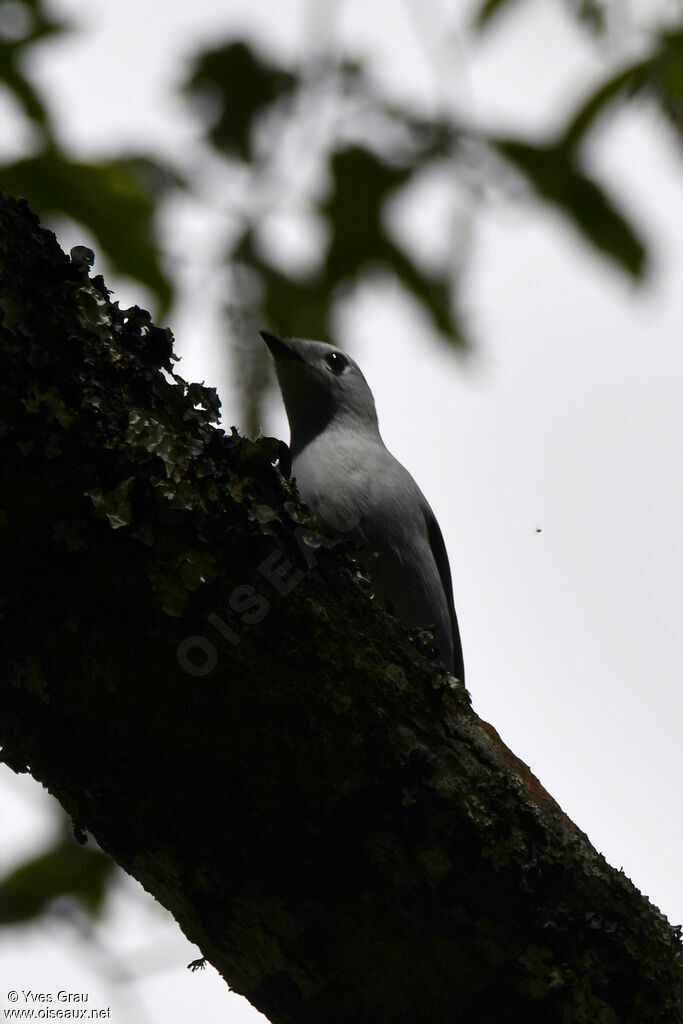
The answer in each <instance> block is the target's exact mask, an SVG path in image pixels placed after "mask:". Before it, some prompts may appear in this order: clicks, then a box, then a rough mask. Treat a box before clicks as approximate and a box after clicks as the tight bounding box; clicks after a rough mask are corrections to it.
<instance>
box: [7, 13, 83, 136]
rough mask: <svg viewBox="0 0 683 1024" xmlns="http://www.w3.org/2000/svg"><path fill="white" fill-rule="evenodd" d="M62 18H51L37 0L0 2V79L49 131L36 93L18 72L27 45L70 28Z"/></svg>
mask: <svg viewBox="0 0 683 1024" xmlns="http://www.w3.org/2000/svg"><path fill="white" fill-rule="evenodd" d="M70 30H71V26H70V25H69V24H68V22H66V21H57V20H56V19H53V18H52V17H51V16H50V15H49V14H48V12H47V11H46V10H45V8H44V5H43V3H42V2H41V0H24V2H21V3H20V2H19V0H16V2H15V3H11V4H1V3H0V82H2V83H4V85H6V86H7V88H8V89H9V90H10V91H11V92H12V93H14V96H15V98H16V99H17V101H18V102H19V104H20V106H21V107H23V110H24V113H25V114H26V116H27V117H28V118H29V119H30V120H31V121H34V122H35V123H36V124H39V125H40V126H41V127H42V128H45V129H46V130H48V131H49V117H48V113H47V110H46V109H45V106H44V105H43V102H42V100H41V99H40V97H39V95H38V93H37V92H36V90H35V89H34V88H33V86H32V85H31V83H30V82H29V81H28V79H27V78H26V76H25V75H24V74H23V72H22V68H21V65H22V60H23V57H24V54H25V50H26V48H27V47H29V46H31V45H32V44H34V43H36V42H38V41H42V40H45V39H48V38H50V37H54V36H56V35H60V34H62V33H64V32H67V31H70Z"/></svg>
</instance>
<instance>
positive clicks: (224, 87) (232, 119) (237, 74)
mask: <svg viewBox="0 0 683 1024" xmlns="http://www.w3.org/2000/svg"><path fill="white" fill-rule="evenodd" d="M297 82H298V79H297V77H296V76H295V75H293V74H291V72H289V71H286V70H285V69H283V68H282V67H280V66H278V65H276V64H273V63H270V62H268V61H265V60H263V59H262V58H261V57H259V56H257V54H256V53H255V52H254V50H252V49H251V47H249V46H248V45H247V44H246V43H244V42H241V41H240V42H234V43H229V44H228V45H227V46H221V47H220V48H219V49H216V50H211V51H209V52H208V53H205V54H203V56H201V57H200V58H199V59H198V61H197V63H196V65H195V68H194V70H193V72H192V74H191V76H190V78H189V79H188V81H187V83H186V85H185V92H186V93H187V95H188V96H189V97H190V98H194V99H195V100H199V101H201V100H202V99H205V100H208V103H205V104H204V109H205V111H206V114H205V116H206V117H207V119H208V120H209V121H211V126H210V129H209V138H210V139H211V142H212V143H213V145H214V146H215V147H216V149H219V150H221V152H223V153H226V154H228V155H229V156H237V157H240V158H241V159H242V160H250V159H252V155H253V154H252V148H251V142H252V128H253V124H254V120H255V118H256V117H257V116H258V115H259V114H260V113H262V112H263V111H264V110H265V109H267V108H268V107H269V106H272V105H273V104H274V103H275V102H276V101H277V100H280V99H281V98H282V97H283V96H286V95H289V94H290V93H291V92H292V91H293V90H294V88H295V86H296V85H297ZM212 106H214V107H215V109H214V110H213V112H212V110H211V107H212ZM212 113H213V116H212Z"/></svg>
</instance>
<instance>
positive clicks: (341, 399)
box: [261, 331, 378, 452]
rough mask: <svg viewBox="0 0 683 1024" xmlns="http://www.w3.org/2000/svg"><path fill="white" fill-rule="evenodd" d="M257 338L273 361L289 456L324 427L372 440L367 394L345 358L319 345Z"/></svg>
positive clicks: (271, 336)
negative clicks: (351, 431)
mask: <svg viewBox="0 0 683 1024" xmlns="http://www.w3.org/2000/svg"><path fill="white" fill-rule="evenodd" d="M261 337H262V338H263V340H264V341H265V343H266V345H267V346H268V348H269V349H270V352H271V355H272V356H273V359H274V360H275V369H276V371H277V379H278V383H279V385H280V391H281V392H282V398H283V401H284V403H285V410H286V412H287V419H288V420H289V426H290V429H291V432H292V449H293V451H294V452H296V451H297V450H300V449H301V448H303V447H305V445H306V444H308V442H309V441H311V440H312V439H313V438H314V437H316V436H317V434H319V433H320V432H321V431H322V430H324V429H325V428H327V427H328V426H330V427H333V428H334V427H340V428H344V427H346V428H351V429H354V430H357V431H359V432H370V433H371V434H372V435H373V436H377V435H378V426H377V412H376V410H375V400H374V398H373V397H372V391H371V390H370V388H369V386H368V382H367V381H366V379H365V377H364V376H363V374H362V373H361V371H360V369H359V367H358V365H357V363H355V362H354V360H353V359H351V357H350V356H348V355H347V354H346V353H345V352H342V351H341V350H340V349H338V348H335V347H334V346H333V345H327V344H326V343H325V342H322V341H308V340H307V339H305V338H286V339H283V338H278V337H277V335H275V334H271V333H270V332H269V331H261Z"/></svg>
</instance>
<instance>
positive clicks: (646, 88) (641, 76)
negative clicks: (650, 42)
mask: <svg viewBox="0 0 683 1024" xmlns="http://www.w3.org/2000/svg"><path fill="white" fill-rule="evenodd" d="M637 94H644V95H650V96H652V97H653V98H654V99H656V101H657V102H658V103H659V105H660V107H661V109H662V111H663V112H664V114H665V115H666V117H667V118H668V119H669V121H670V122H671V124H672V125H673V127H674V128H675V130H676V131H677V133H678V135H679V136H680V137H681V139H683V29H680V30H679V31H678V32H671V33H664V34H663V35H661V36H660V37H659V45H658V47H657V49H656V50H655V52H654V53H653V54H652V56H650V57H648V58H647V59H646V60H641V61H638V62H637V63H635V64H632V65H631V66H630V67H627V68H625V69H624V70H623V71H620V72H618V74H616V75H614V77H613V78H610V79H609V80H608V81H607V82H605V83H604V84H603V85H601V86H600V88H599V89H597V91H596V92H594V93H593V95H592V96H590V97H589V98H588V99H587V100H586V102H585V103H584V104H583V106H582V107H581V108H580V109H579V111H578V112H577V113H576V114H575V115H574V117H573V119H572V121H571V122H570V124H569V126H568V127H567V129H566V132H565V134H564V138H563V140H562V145H564V146H566V147H575V146H576V145H577V144H578V143H579V142H581V140H582V139H583V138H584V136H585V135H586V133H587V132H588V131H589V130H590V129H591V128H592V127H593V126H594V124H595V121H596V120H597V118H598V117H600V115H601V114H603V113H604V111H605V109H606V108H607V107H608V106H609V105H610V104H612V103H613V102H615V101H616V100H621V101H624V100H626V99H628V98H630V97H632V96H634V95H637Z"/></svg>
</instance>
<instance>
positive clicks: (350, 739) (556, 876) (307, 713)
mask: <svg viewBox="0 0 683 1024" xmlns="http://www.w3.org/2000/svg"><path fill="white" fill-rule="evenodd" d="M74 256H75V258H74V259H73V260H69V259H68V258H67V257H66V256H65V255H64V254H63V253H62V252H61V250H60V249H59V247H58V246H57V244H56V241H55V239H54V237H53V236H52V235H51V234H49V233H48V232H46V231H44V230H43V229H41V228H40V226H39V225H38V222H37V220H36V219H35V217H34V216H33V215H32V214H31V213H30V211H29V210H28V208H27V207H26V206H25V204H22V203H16V202H15V201H13V200H6V199H2V198H1V197H0V264H1V265H0V307H1V309H2V313H1V321H0V344H1V346H2V366H3V372H2V375H0V399H1V403H2V404H1V406H0V446H1V450H2V492H1V497H0V527H1V528H2V531H1V532H0V540H1V541H2V546H1V548H0V552H1V553H0V565H1V567H2V583H1V599H2V607H1V611H2V621H1V622H0V628H1V629H2V642H3V646H4V651H5V652H6V653H5V655H4V657H3V658H2V663H1V668H0V672H1V676H0V741H1V742H2V745H3V759H4V760H5V761H6V762H7V763H8V764H10V765H11V766H12V767H13V768H14V769H15V770H25V769H27V768H28V769H29V770H30V771H31V773H32V774H33V776H34V777H35V778H36V779H39V780H40V781H41V782H42V783H43V784H44V785H45V786H46V787H47V788H48V789H49V791H50V792H51V793H52V794H53V795H54V796H55V797H56V798H57V799H58V800H59V801H60V803H61V804H62V805H63V806H64V808H65V809H66V810H67V812H68V813H69V814H70V815H71V816H72V819H73V821H74V825H75V827H76V829H77V832H78V833H80V832H82V831H84V830H87V831H89V832H90V833H92V835H93V836H94V837H95V838H96V839H97V841H98V843H99V844H100V845H101V847H102V848H103V849H104V850H105V851H106V852H107V853H109V854H110V855H111V857H112V858H113V859H114V860H115V861H117V863H118V864H120V865H121V866H122V867H123V868H124V869H125V870H126V871H128V872H129V873H130V874H131V875H133V876H134V877H135V878H137V879H139V880H140V882H141V883H142V884H143V885H144V886H145V888H146V889H147V890H148V891H149V892H151V893H152V894H153V895H154V896H155V897H156V898H157V899H158V900H159V902H161V903H162V904H163V905H164V906H165V907H167V908H168V909H169V910H170V911H171V912H172V913H173V914H174V916H175V917H176V919H177V921H178V923H179V924H180V926H181V928H182V929H183V931H184V932H185V933H186V935H187V936H188V937H189V938H190V939H191V940H192V941H193V942H195V943H197V944H198V945H199V946H200V948H201V950H202V952H203V953H204V955H205V956H206V957H207V959H208V960H210V961H211V963H213V964H214V965H215V966H216V967H217V968H218V970H219V971H220V972H221V973H222V974H223V976H224V977H225V979H226V981H227V982H228V983H229V985H230V986H231V987H232V988H233V989H235V990H236V991H238V992H240V993H242V994H244V995H245V996H246V997H247V998H248V999H249V1000H250V1001H251V1002H252V1003H253V1004H254V1005H255V1006H256V1007H258V1008H259V1009H260V1010H261V1011H262V1012H263V1013H265V1014H266V1015H267V1016H268V1017H269V1018H270V1019H271V1020H272V1021H274V1022H277V1024H317V1022H324V1024H334V1022H339V1024H341V1022H344V1024H348V1022H351V1021H357V1022H359V1024H368V1022H371V1021H382V1022H384V1024H413V1022H415V1024H416V1022H422V1021H424V1022H429V1024H441V1022H444V1024H446V1022H448V1024H452V1022H454V1021H461V1022H482V1024H483V1022H484V1021H486V1022H489V1021H517V1020H520V1021H521V1020H524V1021H526V1022H529V1024H534V1022H538V1024H540V1022H543V1024H554V1022H557V1024H560V1022H563V1024H567V1022H586V1024H589V1022H590V1024H594V1022H602V1024H611V1022H622V1024H627V1022H629V1024H630V1022H632V1024H643V1022H645V1021H647V1022H649V1024H657V1022H661V1024H672V1022H675V1021H681V1020H683V995H682V993H683V972H682V969H681V946H680V931H679V930H678V929H674V928H672V927H671V926H670V925H669V924H668V923H667V921H666V920H665V918H664V917H663V916H662V915H661V914H660V913H659V911H657V910H656V908H654V907H653V906H652V905H651V904H650V903H649V902H648V901H647V899H645V898H644V897H643V896H642V895H641V894H640V893H639V892H638V890H637V889H636V888H635V887H634V885H633V884H632V883H631V882H630V881H629V880H628V879H627V878H626V877H625V876H624V875H623V873H621V872H619V871H615V870H614V869H612V868H610V867H609V866H608V865H607V864H606V862H605V861H604V859H603V858H602V857H601V856H600V855H599V854H598V853H597V852H596V851H595V850H594V849H593V848H592V847H591V845H590V843H589V842H588V840H587V838H586V836H585V835H584V834H583V833H582V832H580V831H579V829H578V828H577V827H576V826H575V825H574V824H573V823H572V822H571V821H570V820H569V819H568V818H567V817H566V815H564V814H563V812H562V811H561V809H560V808H559V807H558V806H557V804H556V803H555V802H554V801H553V799H552V798H551V797H550V796H549V795H548V794H547V793H546V792H545V790H544V789H543V788H542V786H541V785H540V784H539V782H538V781H537V780H536V779H535V778H534V777H533V775H531V773H530V772H529V770H528V769H527V768H526V766H525V765H524V764H522V763H521V762H520V761H519V760H518V759H517V758H516V757H515V756H514V755H513V754H512V753H511V752H510V751H509V750H508V749H507V748H506V747H505V745H504V744H503V743H502V742H501V740H500V738H499V737H498V735H497V734H496V732H495V730H494V729H492V728H491V727H490V726H489V725H487V724H486V723H484V722H482V721H480V720H479V719H478V718H477V716H476V715H475V714H474V712H473V711H472V709H471V707H470V704H469V699H468V697H467V694H466V692H465V691H464V690H463V689H462V687H461V686H460V685H459V684H458V683H457V682H455V681H454V680H453V679H452V678H450V677H448V676H447V675H445V674H444V672H443V670H441V669H440V668H439V667H438V665H437V664H436V663H435V662H434V661H433V660H432V659H431V657H430V650H429V647H428V644H427V642H426V638H425V635H424V634H419V635H409V634H408V633H407V632H406V630H404V629H403V628H402V627H401V626H400V625H399V624H398V623H396V622H395V621H394V620H393V619H391V618H390V617H388V616H386V615H384V614H383V613H382V612H381V611H379V610H378V609H376V608H374V606H373V605H372V602H371V600H370V597H369V594H368V591H367V587H365V586H364V585H363V583H362V580H361V581H359V579H358V575H357V572H356V570H355V566H354V563H353V561H352V559H351V557H350V555H349V553H348V552H345V551H343V550H340V549H339V548H338V547H336V548H330V547H329V546H326V545H320V544H319V542H318V541H317V540H315V539H314V537H313V535H312V534H311V533H310V529H309V527H310V523H308V525H307V521H306V519H305V515H304V514H303V513H302V510H301V509H300V508H299V507H298V506H297V504H296V499H295V495H294V493H293V492H292V490H291V488H290V486H289V484H288V483H287V482H286V480H285V479H284V478H283V477H282V475H281V474H280V472H279V469H278V468H277V467H276V466H274V464H273V463H274V461H275V456H276V454H277V448H276V446H275V445H274V443H272V442H270V441H268V440H267V439H266V440H264V441H261V442H252V441H249V440H247V439H245V438H242V437H240V436H238V434H237V433H236V432H234V431H233V432H231V433H229V434H226V433H224V432H223V431H221V430H220V429H219V428H217V427H216V426H215V425H214V420H215V396H214V394H213V392H212V391H211V390H210V389H206V388H202V387H200V386H199V385H187V384H185V382H183V381H182V380H181V379H180V378H178V377H173V376H172V375H171V372H170V371H171V368H172V365H173V364H172V362H171V339H170V337H169V336H168V334H167V333H166V332H164V331H162V330H160V329H158V328H156V327H154V326H153V325H152V324H151V321H150V320H149V318H148V316H147V314H145V313H144V312H143V311H140V310H128V311H121V310H119V309H118V306H117V305H116V304H112V303H111V302H110V300H109V296H108V293H107V290H106V288H105V287H104V283H103V282H102V279H101V278H95V279H90V278H89V276H88V266H87V261H86V260H84V258H83V257H84V253H83V251H80V252H76V253H75V254H74ZM255 343H256V342H255Z"/></svg>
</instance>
